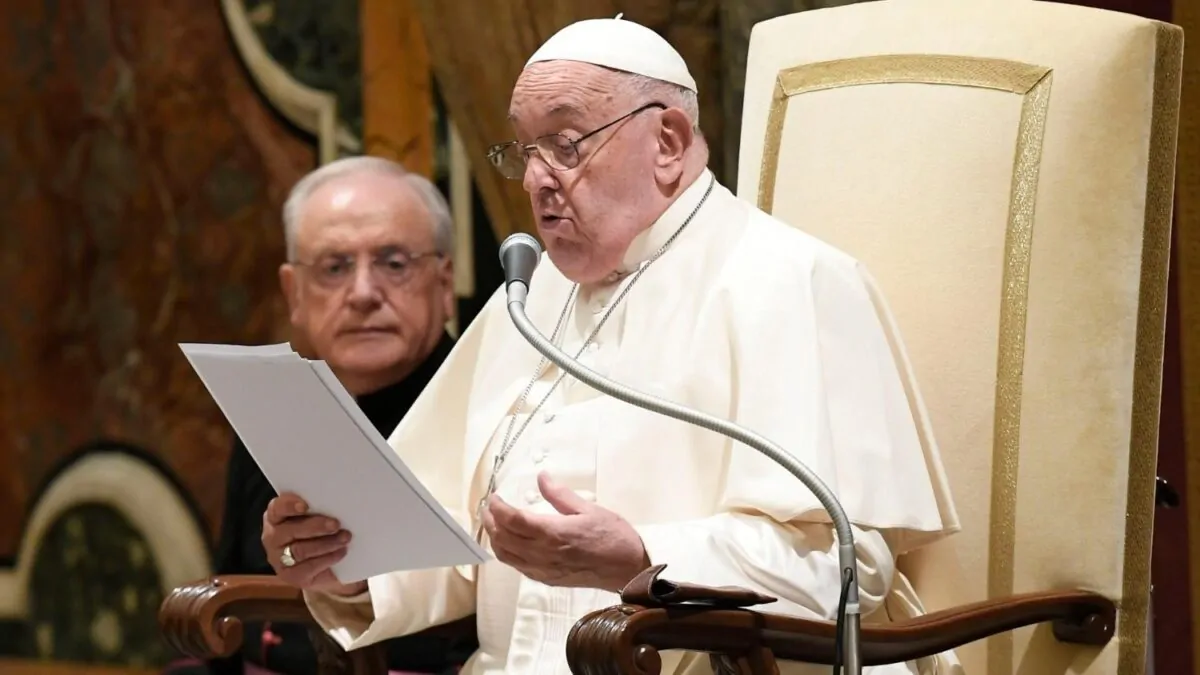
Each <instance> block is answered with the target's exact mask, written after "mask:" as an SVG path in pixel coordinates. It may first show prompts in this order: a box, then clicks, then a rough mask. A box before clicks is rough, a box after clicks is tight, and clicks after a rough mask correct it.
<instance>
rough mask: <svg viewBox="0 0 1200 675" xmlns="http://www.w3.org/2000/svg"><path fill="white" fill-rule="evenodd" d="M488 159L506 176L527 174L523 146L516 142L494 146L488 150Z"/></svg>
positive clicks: (513, 176) (517, 176) (518, 176)
mask: <svg viewBox="0 0 1200 675" xmlns="http://www.w3.org/2000/svg"><path fill="white" fill-rule="evenodd" d="M488 160H489V161H491V163H492V166H494V167H496V170H497V171H499V172H500V174H501V175H503V176H504V177H505V178H520V177H521V176H523V175H525V162H524V160H523V159H522V157H521V146H520V145H518V144H516V143H503V144H501V145H494V146H492V148H491V149H490V150H489V151H488Z"/></svg>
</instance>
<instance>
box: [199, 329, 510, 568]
mask: <svg viewBox="0 0 1200 675" xmlns="http://www.w3.org/2000/svg"><path fill="white" fill-rule="evenodd" d="M180 348H181V349H182V350H183V353H184V355H185V356H186V357H187V359H188V361H189V362H190V363H191V364H192V368H193V369H194V370H195V371H196V374H197V375H199V377H200V379H201V381H202V382H203V383H204V386H205V387H206V388H207V389H208V391H209V393H210V394H211V395H212V397H213V400H215V401H216V403H217V405H218V406H219V407H220V408H221V411H222V412H223V413H224V414H225V417H226V418H227V419H228V420H229V423H230V425H231V426H232V427H233V429H234V431H236V432H237V434H238V436H239V437H240V438H241V439H242V442H244V443H245V444H246V448H247V449H248V450H249V451H250V455H251V456H252V457H253V458H254V461H255V462H257V463H258V466H259V467H260V468H261V469H262V472H263V474H264V475H265V476H266V477H267V480H268V481H270V483H271V485H272V486H273V487H274V488H275V490H276V491H277V492H294V493H296V494H298V495H300V496H301V497H303V498H304V499H305V500H306V501H307V502H308V503H309V506H310V508H311V510H312V511H313V512H315V513H322V514H326V515H329V516H332V517H334V518H337V519H338V520H339V521H341V523H342V527H344V528H345V529H347V530H349V531H350V532H352V533H353V535H354V539H353V541H352V542H351V544H350V548H349V552H348V553H347V555H346V557H345V558H343V559H342V560H341V561H340V562H339V563H338V564H337V565H335V566H334V568H333V572H334V575H335V576H337V578H338V579H339V580H340V581H342V582H343V583H347V582H351V581H358V580H361V579H366V578H368V577H371V576H375V575H378V574H385V573H387V572H392V571H396V570H415V569H428V568H432V567H444V566H450V565H474V564H478V563H481V562H484V561H486V560H489V559H490V557H491V556H490V555H489V554H488V553H487V552H486V551H485V550H484V549H483V548H482V547H480V546H479V545H478V543H476V542H475V539H474V537H473V536H471V535H470V534H469V533H468V532H467V531H466V530H464V529H463V527H462V526H461V525H460V524H459V523H457V522H456V521H455V520H454V519H453V518H452V517H451V516H450V514H449V513H448V512H447V511H446V510H445V509H444V508H443V507H442V506H441V505H440V504H439V503H438V502H437V501H436V500H435V499H434V498H433V497H432V495H430V494H429V491H428V490H427V489H426V488H425V486H424V485H422V484H421V482H420V481H419V480H417V478H416V476H414V475H413V473H412V472H411V471H410V470H409V468H408V467H407V466H406V465H405V464H404V462H403V461H401V460H400V458H399V457H398V456H397V455H396V453H395V452H394V451H393V450H392V448H391V447H390V446H389V445H388V444H387V441H386V440H385V439H384V438H383V437H382V436H381V435H380V434H379V432H378V431H377V430H376V429H375V427H374V425H372V424H371V423H370V422H369V421H368V420H367V418H366V416H365V415H364V414H363V413H362V411H361V410H360V409H359V407H358V405H357V404H356V403H355V402H354V399H353V397H351V396H350V394H349V393H348V392H347V391H346V390H345V389H344V388H343V387H342V386H341V384H340V383H339V382H338V381H337V378H335V377H334V375H333V372H332V371H330V370H329V366H328V365H327V364H326V363H324V362H323V361H309V360H307V359H304V358H302V357H301V356H299V355H298V354H296V353H295V352H294V351H293V350H292V348H291V347H290V346H289V345H287V344H283V345H265V346H252V347H245V346H238V345H215V344H181V345H180Z"/></svg>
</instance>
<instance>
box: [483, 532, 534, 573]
mask: <svg viewBox="0 0 1200 675" xmlns="http://www.w3.org/2000/svg"><path fill="white" fill-rule="evenodd" d="M492 552H493V553H495V554H496V559H497V560H499V561H500V562H502V563H504V564H505V565H508V566H510V567H516V568H518V569H521V570H522V571H524V568H528V567H532V566H533V561H531V560H530V559H529V557H528V556H529V549H528V547H523V546H520V545H515V546H514V545H513V544H512V542H511V540H509V541H505V540H504V539H500V540H499V541H497V540H494V539H493V540H492Z"/></svg>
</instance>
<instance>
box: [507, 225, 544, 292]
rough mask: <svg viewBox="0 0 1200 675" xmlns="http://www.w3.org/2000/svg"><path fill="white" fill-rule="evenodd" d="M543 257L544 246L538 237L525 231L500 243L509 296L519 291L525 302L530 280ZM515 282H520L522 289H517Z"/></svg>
mask: <svg viewBox="0 0 1200 675" xmlns="http://www.w3.org/2000/svg"><path fill="white" fill-rule="evenodd" d="M541 258H542V247H541V246H540V245H539V244H538V241H537V239H534V238H533V237H531V236H530V235H528V234H525V233H524V232H518V233H517V234H513V235H509V237H508V238H507V239H505V240H504V243H503V244H501V245H500V266H501V267H503V268H504V287H505V288H506V289H507V290H508V297H509V298H512V297H513V293H514V292H517V293H520V294H521V301H522V303H524V301H525V295H526V294H527V293H528V292H529V280H530V278H531V277H533V270H534V268H536V267H537V264H538V261H539V260H541ZM514 283H519V284H520V285H521V286H520V287H518V288H520V289H521V290H515V289H514V288H513V284H514Z"/></svg>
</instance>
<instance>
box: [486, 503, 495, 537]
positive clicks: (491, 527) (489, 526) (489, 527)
mask: <svg viewBox="0 0 1200 675" xmlns="http://www.w3.org/2000/svg"><path fill="white" fill-rule="evenodd" d="M483 530H484V531H485V532H487V535H488V537H489V538H493V539H494V538H495V537H496V519H495V518H493V517H492V505H491V504H488V507H487V508H486V509H484V510H483Z"/></svg>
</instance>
